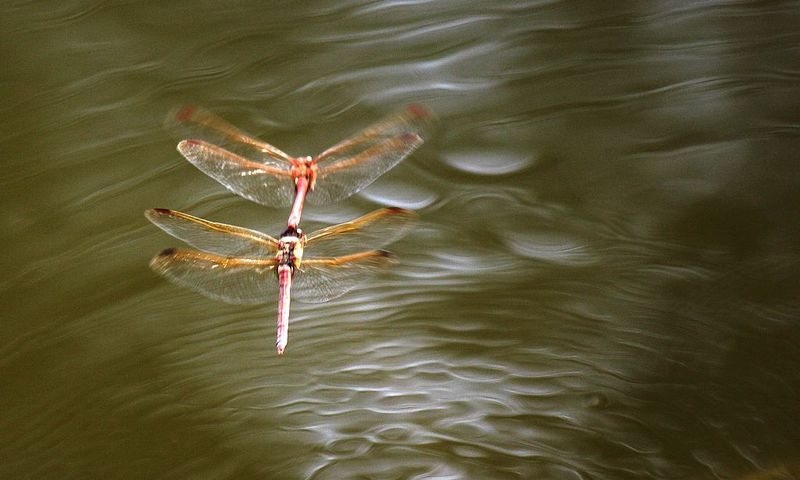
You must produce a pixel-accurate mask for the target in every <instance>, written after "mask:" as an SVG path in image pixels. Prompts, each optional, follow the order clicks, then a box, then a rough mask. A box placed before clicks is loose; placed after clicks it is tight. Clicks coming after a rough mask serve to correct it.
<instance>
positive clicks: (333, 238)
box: [306, 207, 417, 257]
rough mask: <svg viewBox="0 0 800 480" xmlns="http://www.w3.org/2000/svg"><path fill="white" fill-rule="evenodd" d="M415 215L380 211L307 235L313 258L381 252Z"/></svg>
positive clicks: (409, 225) (408, 226)
mask: <svg viewBox="0 0 800 480" xmlns="http://www.w3.org/2000/svg"><path fill="white" fill-rule="evenodd" d="M416 220H417V214H416V213H414V212H413V211H411V210H407V209H405V208H396V207H395V208H381V209H379V210H375V211H374V212H371V213H368V214H366V215H364V216H362V217H359V218H356V219H355V220H351V221H349V222H345V223H340V224H338V225H333V226H330V227H327V228H323V229H322V230H317V231H316V232H313V233H311V234H310V235H308V237H307V239H306V246H308V247H309V248H312V250H311V251H312V252H313V253H314V255H318V256H324V257H336V256H339V255H345V254H348V253H352V252H354V251H358V250H363V249H364V248H382V247H385V246H386V245H389V244H390V243H392V242H394V241H396V240H399V239H400V238H401V237H402V236H403V235H405V234H406V233H408V232H409V231H410V230H411V228H412V227H413V226H414V223H416Z"/></svg>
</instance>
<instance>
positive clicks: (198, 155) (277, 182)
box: [178, 140, 294, 206]
mask: <svg viewBox="0 0 800 480" xmlns="http://www.w3.org/2000/svg"><path fill="white" fill-rule="evenodd" d="M178 151H179V152H181V154H182V155H183V156H184V157H186V159H187V160H189V161H190V162H191V163H192V164H193V165H194V166H195V167H197V168H199V169H200V170H202V171H203V173H205V174H206V175H208V176H209V177H211V178H213V179H214V180H216V181H218V182H219V183H221V184H222V185H224V186H225V188H227V189H228V190H230V191H232V192H233V193H235V194H237V195H239V196H242V197H244V198H246V199H248V200H251V201H253V202H256V203H260V204H262V205H268V206H288V205H291V204H292V201H293V200H294V180H293V178H292V172H291V167H290V166H287V165H270V164H266V163H259V162H253V161H251V160H248V159H246V158H244V157H242V156H240V155H237V154H235V153H233V152H230V151H228V150H225V149H224V148H222V147H218V146H216V145H213V144H211V143H207V142H204V141H202V140H184V141H182V142H180V143H179V144H178Z"/></svg>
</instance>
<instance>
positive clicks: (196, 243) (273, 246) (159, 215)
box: [144, 208, 278, 257]
mask: <svg viewBox="0 0 800 480" xmlns="http://www.w3.org/2000/svg"><path fill="white" fill-rule="evenodd" d="M144 216H145V217H147V219H148V220H150V221H151V222H153V223H154V224H155V225H156V226H157V227H158V228H160V229H162V230H164V231H165V232H167V233H169V234H170V235H172V236H173V237H175V238H178V239H180V240H183V241H184V242H186V243H188V244H189V245H191V246H193V247H195V248H199V249H200V250H203V251H206V252H211V253H216V254H219V255H239V256H246V257H247V256H254V257H271V256H274V255H275V251H276V250H277V248H278V241H277V240H275V239H274V238H272V237H270V236H269V235H267V234H265V233H261V232H257V231H255V230H250V229H247V228H242V227H236V226H234V225H226V224H224V223H216V222H210V221H208V220H204V219H202V218H198V217H193V216H192V215H189V214H186V213H183V212H178V211H176V210H169V209H166V208H152V209H149V210H145V212H144Z"/></svg>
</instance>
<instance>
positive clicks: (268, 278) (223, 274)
mask: <svg viewBox="0 0 800 480" xmlns="http://www.w3.org/2000/svg"><path fill="white" fill-rule="evenodd" d="M275 266H276V263H275V261H274V259H271V258H270V259H262V258H252V257H223V256H219V255H214V254H211V253H205V252H200V251H197V250H190V249H180V248H168V249H166V250H164V251H162V252H161V253H159V254H158V255H156V256H155V257H153V259H152V260H151V261H150V268H152V269H153V270H154V271H155V272H156V273H158V274H160V275H163V276H164V277H166V278H168V279H169V280H170V281H172V282H173V283H175V284H177V285H180V286H182V287H187V288H190V289H192V290H194V291H196V292H198V293H200V294H202V295H205V296H206V297H208V298H212V299H214V300H221V301H223V302H228V303H249V304H259V303H267V301H268V300H269V298H270V295H274V292H275V289H276V287H277V276H276V275H275Z"/></svg>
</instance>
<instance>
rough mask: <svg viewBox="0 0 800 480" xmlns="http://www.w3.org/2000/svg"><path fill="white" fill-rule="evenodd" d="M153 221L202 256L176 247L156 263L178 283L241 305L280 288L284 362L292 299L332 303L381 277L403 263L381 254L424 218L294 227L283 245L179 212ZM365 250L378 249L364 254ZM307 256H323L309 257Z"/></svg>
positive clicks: (379, 213) (371, 217)
mask: <svg viewBox="0 0 800 480" xmlns="http://www.w3.org/2000/svg"><path fill="white" fill-rule="evenodd" d="M145 216H146V217H147V219H149V220H150V221H151V222H152V223H154V224H155V225H156V226H157V227H159V228H161V229H162V230H164V231H165V232H167V233H168V234H170V235H172V236H173V237H175V238H178V239H180V240H183V241H184V242H186V243H188V244H189V245H191V246H192V247H194V248H195V249H197V250H195V249H190V248H168V249H166V250H163V251H161V252H160V253H159V254H157V255H156V256H154V257H153V259H152V260H151V261H150V267H151V268H152V269H153V270H154V271H155V272H157V273H158V274H160V275H162V276H164V277H166V278H167V279H169V280H170V281H172V282H174V283H176V284H178V285H180V286H183V287H188V288H190V289H192V290H194V291H196V292H199V293H201V294H203V295H205V296H207V297H209V298H212V299H215V300H221V301H224V302H228V303H237V304H261V303H267V302H268V301H269V299H270V298H271V296H272V295H273V293H271V292H274V289H275V287H276V286H277V288H278V321H277V331H276V341H275V345H276V348H277V350H278V354H279V355H280V354H283V352H284V350H285V349H286V344H287V342H288V339H289V305H290V297H291V295H292V293H293V294H294V295H296V297H297V299H298V300H300V301H305V302H310V303H317V302H326V301H328V300H331V299H334V298H336V297H339V296H341V295H343V294H345V293H346V292H348V291H350V290H351V289H352V288H354V287H355V286H356V285H358V284H359V283H361V282H363V281H365V280H367V279H369V278H371V277H374V276H375V275H376V274H378V273H380V272H381V271H382V270H384V269H385V268H387V267H389V266H390V265H392V264H393V263H395V257H394V255H393V254H391V253H390V252H387V251H386V250H381V249H380V248H381V247H383V246H386V245H388V244H390V243H392V242H394V241H395V240H398V239H399V238H400V237H402V236H403V235H405V234H406V233H408V231H409V230H410V229H411V228H412V227H413V225H414V223H415V222H416V218H417V216H416V214H415V213H414V212H413V211H411V210H407V209H404V208H396V207H395V208H382V209H379V210H376V211H373V212H371V213H368V214H366V215H364V216H362V217H359V218H356V219H355V220H351V221H349V222H345V223H340V224H337V225H332V226H329V227H326V228H323V229H321V230H317V231H315V232H313V233H311V234H309V235H306V234H305V233H304V232H303V231H302V230H301V229H300V228H296V227H288V228H287V229H286V230H285V231H284V232H283V233H282V234H281V235H280V236H279V238H277V239H276V238H273V237H271V236H269V235H267V234H265V233H262V232H259V231H257V230H251V229H248V228H243V227H237V226H234V225H227V224H224V223H217V222H212V221H209V220H205V219H202V218H199V217H194V216H192V215H189V214H187V213H183V212H179V211H177V210H170V209H165V208H154V209H149V210H146V211H145ZM363 245H371V247H373V248H375V249H373V250H364V251H360V250H361V249H362V248H364V247H363ZM307 249H308V250H310V251H311V252H312V254H313V255H316V256H306V255H305V251H306V250H307Z"/></svg>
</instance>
